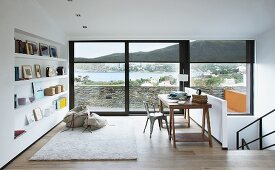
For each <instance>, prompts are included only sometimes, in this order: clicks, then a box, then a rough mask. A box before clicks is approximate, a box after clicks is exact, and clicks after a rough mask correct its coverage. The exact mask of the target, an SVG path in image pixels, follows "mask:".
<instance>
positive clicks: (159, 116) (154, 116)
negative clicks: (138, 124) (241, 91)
mask: <svg viewBox="0 0 275 170" xmlns="http://www.w3.org/2000/svg"><path fill="white" fill-rule="evenodd" d="M143 104H144V107H145V110H146V112H147V120H146V124H145V127H144V130H143V133H145V129H146V127H147V124H148V120H150V138H151V137H152V133H153V129H154V123H155V120H158V123H159V129H160V130H161V127H162V120H164V121H165V123H166V128H167V131H168V135H169V126H168V122H167V116H166V115H164V114H163V113H161V112H156V109H155V106H154V104H153V103H150V102H149V101H143ZM149 105H152V106H153V109H154V112H150V109H149Z"/></svg>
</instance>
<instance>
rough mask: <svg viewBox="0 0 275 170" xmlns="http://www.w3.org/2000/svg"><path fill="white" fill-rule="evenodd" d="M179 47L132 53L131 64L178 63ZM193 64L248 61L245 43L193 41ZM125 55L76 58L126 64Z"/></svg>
mask: <svg viewBox="0 0 275 170" xmlns="http://www.w3.org/2000/svg"><path fill="white" fill-rule="evenodd" d="M178 49H179V45H178V44H176V45H172V46H168V47H165V48H161V49H157V50H153V51H149V52H135V53H130V57H129V61H130V62H158V61H159V62H178V61H179V50H178ZM190 56H191V57H190V61H191V62H232V61H239V62H245V61H246V46H245V41H221V40H219V41H192V42H191V43H190ZM124 61H125V54H124V53H114V54H110V55H106V56H101V57H97V58H81V57H80V58H75V62H111V63H112V62H114V63H115V62H124Z"/></svg>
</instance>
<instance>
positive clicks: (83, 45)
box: [74, 42, 125, 63]
mask: <svg viewBox="0 0 275 170" xmlns="http://www.w3.org/2000/svg"><path fill="white" fill-rule="evenodd" d="M74 57H75V58H74V62H80V63H81V62H101V63H105V62H107V63H112V62H114V63H117V62H125V44H124V43H121V42H110V43H109V42H80V43H74Z"/></svg>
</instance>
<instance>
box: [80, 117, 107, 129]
mask: <svg viewBox="0 0 275 170" xmlns="http://www.w3.org/2000/svg"><path fill="white" fill-rule="evenodd" d="M106 125H107V120H106V119H104V118H103V117H101V116H99V115H98V114H96V113H91V114H90V115H89V116H88V117H87V118H86V119H85V121H84V125H83V126H84V127H87V126H90V127H91V130H95V129H100V128H102V127H104V126H106Z"/></svg>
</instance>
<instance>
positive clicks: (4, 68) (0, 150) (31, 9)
mask: <svg viewBox="0 0 275 170" xmlns="http://www.w3.org/2000/svg"><path fill="white" fill-rule="evenodd" d="M0 18H1V20H0V25H1V26H0V37H1V42H2V43H1V46H0V58H1V62H0V68H1V74H0V94H1V95H0V101H1V102H0V108H1V112H0V117H1V118H0V139H1V140H0V168H1V167H2V166H3V165H5V164H6V163H7V162H8V161H10V160H11V159H12V158H13V157H15V156H16V155H17V154H18V153H20V152H21V151H22V150H16V149H14V148H13V143H14V142H13V137H14V136H13V133H14V132H13V131H14V120H15V117H16V115H15V114H14V110H13V106H14V104H13V95H14V91H13V82H14V28H18V29H21V30H24V31H27V32H30V33H33V34H36V35H39V36H41V37H45V38H47V39H51V40H54V41H56V42H59V43H62V44H65V43H66V38H65V34H64V33H63V32H62V31H61V30H60V29H58V27H57V25H56V24H55V23H54V22H53V21H52V20H51V19H50V18H49V17H48V16H47V15H46V14H45V13H44V12H43V11H42V10H41V7H40V6H39V5H38V3H37V2H36V1H35V0H24V1H22V0H1V2H0Z"/></svg>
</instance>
